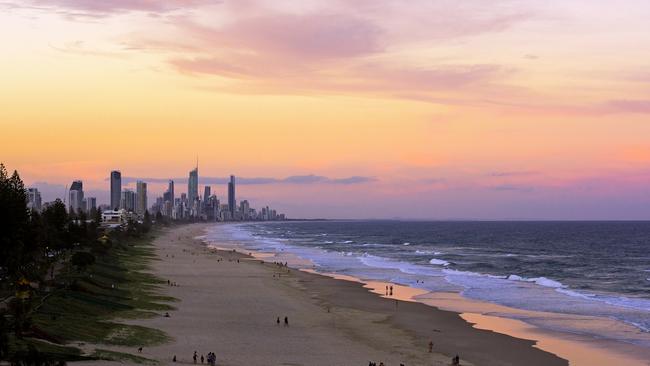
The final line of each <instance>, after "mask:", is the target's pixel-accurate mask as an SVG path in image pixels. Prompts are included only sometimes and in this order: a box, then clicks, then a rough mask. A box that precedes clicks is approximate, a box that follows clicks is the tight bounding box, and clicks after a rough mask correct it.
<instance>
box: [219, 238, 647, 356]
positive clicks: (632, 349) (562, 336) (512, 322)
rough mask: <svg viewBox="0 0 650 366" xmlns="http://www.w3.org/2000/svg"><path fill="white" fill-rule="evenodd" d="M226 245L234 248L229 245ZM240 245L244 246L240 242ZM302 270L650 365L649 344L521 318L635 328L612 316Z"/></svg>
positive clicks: (515, 332) (548, 342)
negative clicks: (570, 312)
mask: <svg viewBox="0 0 650 366" xmlns="http://www.w3.org/2000/svg"><path fill="white" fill-rule="evenodd" d="M224 249H230V247H227V248H224ZM237 250H244V249H243V248H239V249H237ZM245 250H246V251H247V252H248V251H249V250H248V249H245ZM251 254H253V255H254V256H255V257H256V258H258V259H267V260H272V258H273V257H274V255H273V254H271V253H266V252H257V253H254V252H253V253H251ZM277 255H278V256H279V257H280V259H279V260H287V259H288V261H289V263H290V264H291V262H292V261H294V262H296V263H297V264H304V263H299V262H300V261H304V260H303V259H302V258H299V257H296V256H295V255H293V254H291V253H278V254H277ZM310 265H311V264H310ZM303 267H304V266H303ZM301 271H303V272H308V273H310V274H314V275H320V276H327V277H331V278H334V279H337V280H343V281H351V282H356V283H360V284H362V286H363V288H365V289H367V291H370V292H372V293H374V294H375V295H377V296H380V297H388V298H392V299H395V298H398V299H399V300H400V301H410V302H418V303H421V304H426V305H427V306H430V307H434V308H437V309H441V310H445V311H451V312H454V313H458V314H459V316H460V317H461V318H462V319H464V321H466V322H468V323H470V324H472V326H473V327H474V328H475V329H481V330H488V331H493V332H497V333H500V334H505V335H508V336H512V337H515V338H519V339H524V340H531V341H533V342H534V345H533V347H535V348H538V349H541V350H544V351H546V352H549V353H552V354H554V355H557V356H558V357H561V358H563V359H566V360H568V361H569V362H570V364H571V365H578V366H582V365H585V366H587V365H588V366H598V365H604V366H605V365H611V364H617V363H623V364H626V365H639V366H643V365H650V361H648V360H650V350H649V349H646V348H644V347H641V346H638V345H635V344H630V343H625V342H621V341H616V340H612V339H605V338H595V337H593V336H592V335H586V334H576V333H571V332H563V331H558V330H549V329H546V328H541V327H539V326H536V325H534V324H531V323H529V322H526V321H524V320H520V319H526V320H529V319H535V318H536V317H538V318H539V317H542V316H544V317H546V318H548V317H549V315H551V316H552V317H553V318H555V319H554V320H555V321H556V322H557V323H558V324H561V323H562V322H600V323H601V325H604V326H605V327H619V328H621V327H623V328H629V329H630V330H633V328H632V327H631V326H629V325H627V324H623V323H621V322H617V321H615V320H612V319H606V318H598V317H590V316H574V315H568V314H559V313H544V312H539V311H529V310H522V309H516V308H512V307H508V306H503V305H498V304H493V303H490V302H486V301H481V300H474V299H469V298H465V297H463V296H461V295H460V294H458V293H451V292H430V291H428V290H423V289H419V288H413V287H408V286H403V285H397V284H394V283H386V282H380V281H372V280H363V279H360V278H356V277H352V276H347V275H340V274H335V273H324V272H317V271H315V270H313V269H304V268H303V269H301ZM386 285H393V286H395V288H396V289H399V290H396V293H395V294H394V295H395V296H390V297H389V296H385V294H384V290H383V289H384V288H385V286H386ZM624 330H626V329H624Z"/></svg>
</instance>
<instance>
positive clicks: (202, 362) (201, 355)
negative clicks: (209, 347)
mask: <svg viewBox="0 0 650 366" xmlns="http://www.w3.org/2000/svg"><path fill="white" fill-rule="evenodd" d="M203 360H204V359H203V355H201V363H203Z"/></svg>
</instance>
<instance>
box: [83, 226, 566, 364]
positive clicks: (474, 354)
mask: <svg viewBox="0 0 650 366" xmlns="http://www.w3.org/2000/svg"><path fill="white" fill-rule="evenodd" d="M205 227H206V226H205V225H203V224H194V225H185V226H179V227H175V228H173V229H168V230H166V231H165V232H164V233H163V234H161V235H160V236H159V237H158V238H157V239H156V240H155V245H156V248H157V253H158V256H159V258H160V260H159V261H155V262H154V263H153V265H152V271H153V272H155V273H156V274H157V275H158V276H160V277H161V278H163V279H165V280H166V279H169V280H170V281H173V282H176V283H178V285H179V286H176V287H172V286H166V287H165V288H164V289H163V292H164V293H165V294H168V295H170V296H173V297H175V298H177V299H179V302H177V303H175V304H174V306H176V307H177V310H175V311H172V312H170V317H169V318H167V317H163V316H160V317H156V318H151V319H143V320H137V321H128V322H129V323H134V324H140V325H144V326H148V327H153V328H158V329H161V330H163V331H165V332H166V333H167V334H169V335H170V336H171V337H173V341H171V342H169V343H167V344H163V345H160V346H156V347H147V348H145V349H144V350H143V352H142V353H138V352H137V350H136V349H128V348H123V347H110V346H104V345H103V346H102V348H105V349H114V350H119V351H122V352H130V353H132V354H136V355H141V356H143V357H147V358H151V359H155V360H157V361H159V362H160V363H161V364H174V363H173V362H172V357H173V356H174V355H176V357H177V360H178V362H177V363H181V364H187V363H193V361H192V355H193V353H194V351H197V352H198V354H199V356H200V355H202V354H203V355H207V353H208V352H214V353H215V354H216V355H217V364H218V365H329V366H331V365H364V366H365V365H367V364H368V362H369V361H373V362H376V363H377V364H378V365H379V363H380V362H384V364H385V365H387V366H388V365H400V364H404V365H449V364H450V360H451V357H453V356H454V355H456V354H458V355H460V357H461V363H462V364H463V365H487V366H490V365H529V366H535V365H544V366H554V365H567V362H566V361H565V360H563V359H561V358H559V357H557V356H555V355H553V354H551V353H548V352H544V351H542V350H540V349H538V348H535V347H533V345H534V342H533V341H529V340H522V339H518V338H513V337H510V336H507V335H503V334H499V333H495V332H492V331H489V330H479V329H475V328H473V327H472V325H471V324H470V323H468V322H466V321H465V320H463V319H462V318H461V317H460V316H459V314H458V313H454V312H450V311H442V310H438V309H437V308H435V307H431V306H427V305H424V304H421V303H417V302H409V301H401V300H396V299H393V298H384V297H380V296H378V295H377V294H375V293H372V292H371V291H369V290H368V289H367V288H364V287H363V285H362V284H360V283H357V282H353V281H341V280H337V279H332V278H330V277H326V276H322V275H317V274H313V273H306V272H303V271H297V270H289V269H287V268H284V267H278V266H277V265H275V264H272V263H270V262H266V263H262V262H261V261H260V260H259V259H253V258H251V257H248V256H246V255H243V254H240V253H233V252H229V251H215V250H209V249H207V248H206V247H205V246H204V245H203V243H202V242H201V241H200V240H198V239H195V237H196V236H199V235H203V234H204V232H203V231H204V229H205ZM397 291H398V289H396V292H397ZM396 295H397V294H396ZM285 316H286V317H288V320H289V325H288V326H285V325H284V324H282V323H283V322H281V324H280V325H278V324H276V319H277V317H280V319H281V320H283V319H284V317H285ZM430 341H433V343H434V347H433V352H432V353H429V352H428V344H429V342H430ZM199 363H200V361H199ZM86 364H92V365H101V364H109V363H107V362H101V361H99V362H90V363H86Z"/></svg>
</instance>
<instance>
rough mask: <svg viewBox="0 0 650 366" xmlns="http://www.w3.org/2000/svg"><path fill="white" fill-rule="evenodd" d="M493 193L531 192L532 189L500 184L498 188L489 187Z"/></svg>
mask: <svg viewBox="0 0 650 366" xmlns="http://www.w3.org/2000/svg"><path fill="white" fill-rule="evenodd" d="M490 188H491V189H492V190H495V191H517V192H533V191H534V188H533V187H530V186H521V185H514V184H501V185H498V186H493V187H490Z"/></svg>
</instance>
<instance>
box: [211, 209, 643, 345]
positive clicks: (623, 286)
mask: <svg viewBox="0 0 650 366" xmlns="http://www.w3.org/2000/svg"><path fill="white" fill-rule="evenodd" d="M206 238H207V241H208V242H210V241H215V242H219V243H222V244H224V243H225V244H226V245H230V246H233V247H237V248H240V249H243V250H250V251H255V252H260V253H274V254H276V255H279V257H278V258H284V259H285V260H289V261H293V262H292V264H293V265H294V266H297V267H302V268H310V269H314V270H316V271H318V272H323V273H334V274H341V275H349V276H353V277H356V278H359V279H362V280H378V281H386V282H393V283H398V284H402V285H406V286H410V287H415V288H419V289H424V290H428V291H431V292H455V293H458V294H460V295H462V296H463V297H466V298H469V299H474V300H481V301H485V302H490V303H494V304H499V305H504V306H507V307H510V308H514V309H521V310H527V311H531V312H535V313H536V315H535V316H528V317H527V316H526V315H522V312H517V313H505V314H496V315H499V316H506V317H512V318H518V319H519V320H523V321H526V322H528V323H531V324H533V325H536V326H539V327H542V328H548V329H552V330H556V331H562V332H570V333H577V334H582V335H587V336H591V337H597V338H606V339H612V340H617V341H622V342H627V343H633V344H636V345H640V346H643V347H648V348H650V333H648V332H649V331H650V222H547V221H544V222H521V221H512V222H507V221H500V222H493V221H489V222H487V221H482V222H471V221H468V222H461V221H449V222H445V221H436V222H422V221H414V222H405V221H288V222H274V223H241V224H231V225H215V226H214V227H213V228H212V229H210V230H209V231H208V233H207V236H206ZM287 258H288V259H287ZM540 312H541V313H540ZM524 314H525V312H524ZM540 314H542V315H541V316H540ZM554 314H564V315H571V316H575V319H576V321H568V322H567V321H557V319H555V317H554ZM591 318H596V319H608V320H614V321H616V322H617V323H620V324H621V326H620V327H618V326H616V327H612V326H611V322H597V321H592V322H589V321H585V319H587V320H589V319H591ZM563 319H566V318H563Z"/></svg>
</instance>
